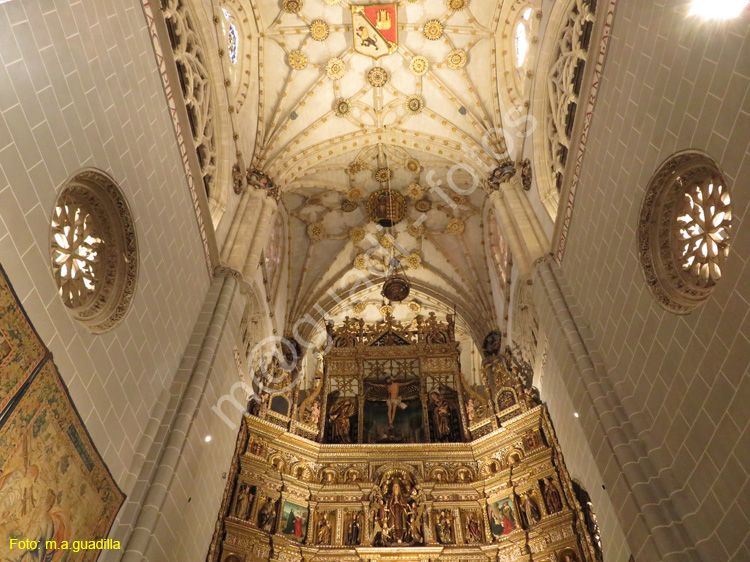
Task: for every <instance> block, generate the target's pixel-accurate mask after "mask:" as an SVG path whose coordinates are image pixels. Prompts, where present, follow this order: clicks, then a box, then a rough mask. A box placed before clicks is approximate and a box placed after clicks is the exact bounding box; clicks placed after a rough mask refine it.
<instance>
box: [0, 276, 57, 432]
mask: <svg viewBox="0 0 750 562" xmlns="http://www.w3.org/2000/svg"><path fill="white" fill-rule="evenodd" d="M46 352H47V350H46V349H45V347H44V344H43V343H42V342H41V340H40V339H39V336H38V335H37V333H36V332H35V331H34V328H33V326H32V325H31V322H30V321H29V319H28V318H27V317H26V314H25V313H24V311H23V308H21V305H20V303H19V302H18V299H17V298H16V295H15V293H14V292H13V288H12V287H11V285H10V282H9V281H8V278H7V277H6V275H5V271H3V269H2V267H0V420H2V418H3V413H4V412H5V410H6V409H7V407H8V405H9V404H10V401H11V399H12V398H13V397H14V396H16V395H17V394H18V392H19V391H20V390H21V387H22V386H23V385H24V383H26V382H27V381H28V380H29V379H30V378H31V375H32V374H33V373H34V371H35V370H36V369H37V368H38V367H39V365H40V364H41V362H42V359H44V356H45V354H46Z"/></svg>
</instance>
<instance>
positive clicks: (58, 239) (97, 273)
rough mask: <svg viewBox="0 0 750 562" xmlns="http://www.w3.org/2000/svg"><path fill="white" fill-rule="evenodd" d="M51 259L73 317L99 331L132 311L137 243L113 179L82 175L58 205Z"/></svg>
mask: <svg viewBox="0 0 750 562" xmlns="http://www.w3.org/2000/svg"><path fill="white" fill-rule="evenodd" d="M50 260H51V266H52V273H53V277H54V279H55V282H56V284H57V287H58V292H59V294H60V297H61V298H62V301H63V303H64V304H65V306H66V307H67V308H68V309H69V310H70V312H71V314H72V315H73V316H74V317H75V318H76V319H78V320H79V321H81V322H83V323H84V324H85V325H86V327H87V328H88V329H89V330H90V331H92V332H94V333H103V332H106V331H107V330H109V329H111V328H113V327H114V326H115V324H117V323H118V322H119V321H120V320H122V318H124V316H125V314H126V313H127V310H128V307H129V306H130V302H131V300H132V297H133V293H134V291H135V284H136V278H137V267H138V266H137V244H136V238H135V227H134V223H133V219H132V216H131V214H130V209H129V207H128V204H127V202H126V201H125V198H124V197H123V195H122V193H121V192H120V190H119V188H118V187H117V185H116V184H115V182H114V180H112V179H111V178H110V177H109V176H107V175H105V174H103V173H102V172H99V171H96V170H85V171H82V172H80V173H79V174H77V175H76V176H75V177H74V178H73V179H72V180H71V181H70V182H68V184H67V185H66V186H65V187H64V188H63V190H62V192H61V193H60V196H59V197H58V199H57V203H56V204H55V209H54V211H53V215H52V221H51V229H50Z"/></svg>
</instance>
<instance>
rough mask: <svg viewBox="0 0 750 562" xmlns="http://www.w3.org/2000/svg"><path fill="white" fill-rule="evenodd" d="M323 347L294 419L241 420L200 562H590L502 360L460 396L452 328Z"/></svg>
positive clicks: (539, 417)
mask: <svg viewBox="0 0 750 562" xmlns="http://www.w3.org/2000/svg"><path fill="white" fill-rule="evenodd" d="M329 335H330V336H331V340H332V342H333V347H332V348H331V350H330V351H329V353H328V354H327V355H326V358H325V360H324V369H323V371H322V373H319V374H318V375H319V376H318V378H317V381H316V384H315V387H314V389H312V390H311V391H310V392H309V393H307V396H306V397H302V398H301V400H300V402H301V404H300V405H299V407H297V408H294V413H295V414H296V417H297V419H291V418H290V419H289V420H288V421H287V422H286V423H284V422H283V420H282V416H279V415H278V412H275V413H274V414H273V415H270V416H266V415H265V409H267V406H262V407H261V408H259V409H258V410H256V412H255V414H254V415H246V416H245V420H244V423H243V425H242V428H241V431H240V435H239V437H238V442H237V450H236V452H235V456H234V460H233V465H232V468H231V470H230V473H229V481H228V484H227V488H226V491H225V494H224V498H223V502H222V507H221V512H220V514H219V520H218V522H217V528H216V533H215V535H214V540H213V542H212V544H211V548H210V551H209V555H208V560H209V561H210V562H259V561H267V560H272V561H284V562H287V561H289V562H291V561H301V560H338V561H341V562H349V561H352V562H353V561H360V560H368V561H375V560H377V561H384V562H388V561H397V560H399V561H414V560H424V561H437V560H440V561H455V562H459V561H461V562H465V561H474V560H477V561H479V560H482V561H486V560H498V561H508V562H510V561H516V560H519V561H520V560H524V561H543V562H558V561H559V562H583V561H592V562H593V561H595V560H596V551H595V550H594V547H593V545H592V543H591V540H590V538H589V536H588V534H587V532H586V530H585V527H584V526H583V518H582V516H581V514H580V513H581V512H580V506H579V505H578V503H577V501H576V499H575V496H574V494H573V490H572V484H571V481H570V477H569V475H568V473H567V471H566V469H565V466H564V463H563V459H562V454H561V452H560V448H559V445H558V444H557V440H556V438H555V434H554V430H553V428H552V425H551V422H550V420H549V417H548V415H547V412H546V408H545V407H544V406H543V405H540V404H539V403H538V401H537V400H536V399H535V398H534V397H533V396H532V393H531V392H530V391H528V390H526V385H524V384H523V381H522V380H521V377H520V376H519V375H518V371H517V370H516V369H514V367H513V361H512V358H511V357H510V356H509V353H508V352H507V351H506V353H504V354H502V353H497V352H496V351H497V350H495V352H494V353H488V354H487V360H486V362H485V365H484V367H483V369H482V371H483V373H482V376H483V378H484V380H483V386H481V387H472V386H470V385H468V384H467V383H466V382H465V381H464V380H463V379H462V377H461V375H460V366H459V362H458V348H457V344H456V342H455V341H454V337H453V325H452V321H451V319H450V318H448V321H447V322H444V323H441V322H437V320H436V319H435V318H434V317H432V318H428V319H427V321H420V322H419V323H416V322H415V325H413V326H407V327H404V326H400V325H398V324H397V323H395V322H393V320H392V319H390V318H386V321H385V322H384V323H381V324H379V325H377V326H374V327H367V326H365V325H364V323H362V322H360V321H357V320H352V321H350V320H347V323H345V325H344V326H341V327H339V328H334V327H330V328H329ZM270 402H271V401H270V400H267V401H265V404H266V405H267V404H270ZM316 403H317V404H318V406H315V404H316ZM340 418H343V421H339V422H338V423H337V422H336V420H339V419H340Z"/></svg>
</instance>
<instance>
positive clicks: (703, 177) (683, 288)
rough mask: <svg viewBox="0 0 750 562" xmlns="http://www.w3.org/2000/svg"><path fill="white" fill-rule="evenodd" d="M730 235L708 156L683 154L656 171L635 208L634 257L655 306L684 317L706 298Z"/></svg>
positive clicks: (722, 183)
mask: <svg viewBox="0 0 750 562" xmlns="http://www.w3.org/2000/svg"><path fill="white" fill-rule="evenodd" d="M731 230H732V210H731V197H730V194H729V187H728V186H727V182H726V179H725V178H724V176H723V175H722V173H721V170H719V167H718V165H717V164H716V162H714V161H713V160H712V159H711V157H710V156H708V155H707V154H703V153H701V152H697V151H692V150H689V151H684V152H679V153H677V154H675V155H674V156H672V157H670V158H668V159H667V160H666V161H665V162H664V163H663V164H662V165H661V166H659V168H658V170H657V171H656V174H654V176H653V177H652V178H651V181H650V182H649V184H648V187H647V188H646V193H645V194H644V197H643V202H642V203H641V213H640V221H639V224H638V252H639V257H640V261H641V265H642V266H643V272H644V274H645V277H646V284H647V285H648V287H649V289H650V290H651V292H652V293H653V295H654V297H655V298H656V300H657V301H658V302H659V304H660V305H661V306H663V307H664V308H666V309H667V310H669V311H670V312H675V313H677V314H686V313H688V312H690V311H692V310H693V309H695V308H696V307H698V306H700V305H701V303H702V302H703V301H705V300H706V299H707V298H708V297H709V295H710V294H711V291H713V289H714V286H715V285H716V283H717V282H718V280H719V279H720V278H721V275H722V268H723V265H724V261H725V260H726V257H727V256H728V254H729V248H730V245H731Z"/></svg>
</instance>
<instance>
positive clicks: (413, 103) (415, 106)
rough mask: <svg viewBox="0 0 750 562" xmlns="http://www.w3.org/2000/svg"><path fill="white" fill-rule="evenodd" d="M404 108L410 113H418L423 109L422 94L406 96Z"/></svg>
mask: <svg viewBox="0 0 750 562" xmlns="http://www.w3.org/2000/svg"><path fill="white" fill-rule="evenodd" d="M405 105H406V110H407V111H408V112H409V113H411V114H412V115H416V114H418V113H422V109H424V100H423V99H422V96H418V95H413V96H409V97H408V98H406V104H405Z"/></svg>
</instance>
